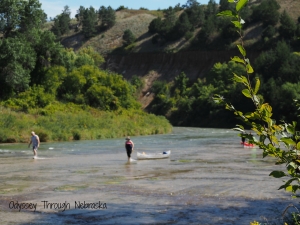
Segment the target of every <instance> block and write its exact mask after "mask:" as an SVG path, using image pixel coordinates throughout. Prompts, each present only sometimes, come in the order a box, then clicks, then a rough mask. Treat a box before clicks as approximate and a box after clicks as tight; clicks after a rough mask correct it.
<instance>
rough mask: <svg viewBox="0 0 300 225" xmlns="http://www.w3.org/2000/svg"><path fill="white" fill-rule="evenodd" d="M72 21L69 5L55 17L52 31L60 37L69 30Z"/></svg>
mask: <svg viewBox="0 0 300 225" xmlns="http://www.w3.org/2000/svg"><path fill="white" fill-rule="evenodd" d="M70 22H71V11H70V8H69V6H67V5H66V6H65V7H64V10H63V11H62V13H61V14H60V15H58V16H56V17H55V18H54V24H53V26H52V29H51V30H52V32H53V33H54V34H55V35H56V36H57V37H60V36H61V35H64V34H66V33H68V32H69V27H70Z"/></svg>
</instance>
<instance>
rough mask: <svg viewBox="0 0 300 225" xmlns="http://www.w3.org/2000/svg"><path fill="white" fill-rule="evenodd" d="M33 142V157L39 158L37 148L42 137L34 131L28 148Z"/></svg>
mask: <svg viewBox="0 0 300 225" xmlns="http://www.w3.org/2000/svg"><path fill="white" fill-rule="evenodd" d="M31 144H32V150H33V158H34V159H36V158H37V150H38V147H40V138H39V136H37V135H36V134H35V133H34V131H32V132H31V139H30V142H29V145H28V148H29V147H30V145H31Z"/></svg>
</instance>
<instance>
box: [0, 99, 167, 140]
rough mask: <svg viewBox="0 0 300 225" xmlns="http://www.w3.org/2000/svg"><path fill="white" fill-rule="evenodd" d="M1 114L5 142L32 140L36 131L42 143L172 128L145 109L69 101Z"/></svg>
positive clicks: (2, 110)
mask: <svg viewBox="0 0 300 225" xmlns="http://www.w3.org/2000/svg"><path fill="white" fill-rule="evenodd" d="M55 108H56V109H57V106H56V107H55ZM0 114H1V117H0V125H1V130H0V142H1V143H14V142H28V139H29V136H30V132H31V131H32V130H33V131H35V132H36V134H38V135H39V137H40V139H41V141H42V142H47V141H68V140H93V139H102V138H117V137H124V136H127V135H131V136H136V135H151V134H163V133H168V132H171V130H172V126H171V125H170V123H169V122H168V121H167V120H166V119H165V118H164V117H160V116H155V115H153V114H147V113H145V112H143V111H141V110H119V111H114V112H109V111H99V110H96V109H93V108H87V109H81V108H80V107H79V106H75V105H70V104H69V105H65V106H64V107H63V108H62V109H61V110H55V111H51V108H48V109H47V110H45V109H43V110H38V109H37V110H34V111H31V112H29V113H28V114H25V113H23V112H15V111H12V110H10V109H7V108H4V107H1V108H0Z"/></svg>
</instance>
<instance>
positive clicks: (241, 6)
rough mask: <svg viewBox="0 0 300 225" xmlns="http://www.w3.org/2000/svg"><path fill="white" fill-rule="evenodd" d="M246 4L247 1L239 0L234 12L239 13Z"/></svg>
mask: <svg viewBox="0 0 300 225" xmlns="http://www.w3.org/2000/svg"><path fill="white" fill-rule="evenodd" d="M247 3H248V0H240V1H239V2H238V3H237V4H236V6H235V9H236V11H240V10H241V9H242V8H243V7H244V6H245V5H246V4H247Z"/></svg>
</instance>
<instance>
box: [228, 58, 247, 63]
mask: <svg viewBox="0 0 300 225" xmlns="http://www.w3.org/2000/svg"><path fill="white" fill-rule="evenodd" d="M231 61H234V62H238V63H243V64H245V61H244V60H243V59H241V58H240V57H238V56H234V57H233V58H231Z"/></svg>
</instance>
